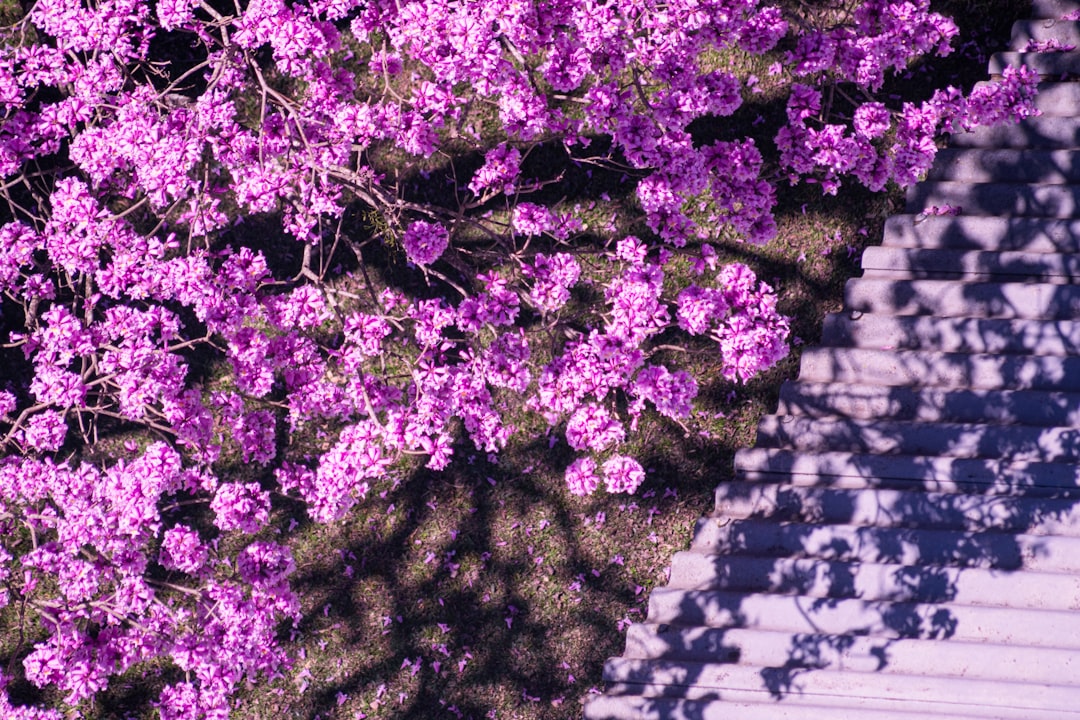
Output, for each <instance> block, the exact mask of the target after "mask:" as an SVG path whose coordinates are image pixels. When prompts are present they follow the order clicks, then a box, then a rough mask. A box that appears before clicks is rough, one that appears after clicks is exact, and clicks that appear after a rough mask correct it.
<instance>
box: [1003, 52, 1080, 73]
mask: <svg viewBox="0 0 1080 720" xmlns="http://www.w3.org/2000/svg"><path fill="white" fill-rule="evenodd" d="M1008 67H1013V68H1021V67H1024V68H1028V69H1030V70H1034V71H1035V72H1037V73H1038V74H1039V75H1040V76H1041V77H1045V78H1049V79H1054V80H1064V79H1066V78H1074V77H1076V76H1077V75H1080V53H1077V52H996V53H994V54H993V55H991V56H990V63H989V67H988V71H989V73H990V76H991V77H995V76H1000V75H1001V74H1002V73H1003V72H1005V68H1008Z"/></svg>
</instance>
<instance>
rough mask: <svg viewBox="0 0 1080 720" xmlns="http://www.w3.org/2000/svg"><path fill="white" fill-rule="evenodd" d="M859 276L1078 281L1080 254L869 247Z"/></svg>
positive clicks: (1079, 275) (863, 257) (864, 255)
mask: <svg viewBox="0 0 1080 720" xmlns="http://www.w3.org/2000/svg"><path fill="white" fill-rule="evenodd" d="M862 269H863V277H871V276H873V277H893V278H897V279H899V278H943V277H950V278H966V279H976V278H980V279H986V278H1023V279H1032V280H1035V279H1038V280H1040V281H1041V282H1064V283H1072V282H1080V257H1077V255H1076V254H1073V253H1045V252H1044V253H1033V252H1024V251H1005V252H995V251H990V250H952V249H937V248H933V249H922V248H898V247H881V246H871V247H868V248H866V249H865V250H864V251H863V255H862Z"/></svg>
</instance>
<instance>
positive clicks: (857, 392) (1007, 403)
mask: <svg viewBox="0 0 1080 720" xmlns="http://www.w3.org/2000/svg"><path fill="white" fill-rule="evenodd" d="M776 414H777V415H802V416H805V417H846V418H855V419H859V420H873V419H880V420H904V421H907V422H910V421H918V422H926V423H938V422H960V423H984V424H986V423H993V424H997V425H1012V424H1019V425H1039V426H1044V427H1053V426H1064V425H1080V393H1061V392H1047V391H1043V390H968V389H966V388H936V387H921V388H914V387H904V386H886V385H880V384H866V383H843V384H841V383H831V382H820V383H819V382H790V381H789V382H786V383H784V385H783V386H782V387H781V388H780V404H779V406H778V407H777V408H776Z"/></svg>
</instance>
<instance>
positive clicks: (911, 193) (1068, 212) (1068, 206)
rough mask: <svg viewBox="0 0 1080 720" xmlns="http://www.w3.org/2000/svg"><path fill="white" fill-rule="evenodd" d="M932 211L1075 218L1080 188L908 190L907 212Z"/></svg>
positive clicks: (942, 184) (999, 185)
mask: <svg viewBox="0 0 1080 720" xmlns="http://www.w3.org/2000/svg"><path fill="white" fill-rule="evenodd" d="M1077 129H1078V131H1080V126H1077ZM1078 134H1080V133H1078ZM932 208H939V209H940V210H948V211H950V212H955V213H958V214H962V215H996V216H1012V217H1016V216H1019V217H1045V218H1073V217H1076V216H1077V215H1080V185H1078V184H1076V183H1025V182H1007V181H996V182H985V183H969V182H955V181H951V180H927V181H923V182H920V183H917V184H915V185H912V186H911V187H909V188H908V189H907V194H906V205H905V211H906V212H908V213H919V212H927V211H929V210H930V209H932Z"/></svg>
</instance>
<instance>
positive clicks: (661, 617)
mask: <svg viewBox="0 0 1080 720" xmlns="http://www.w3.org/2000/svg"><path fill="white" fill-rule="evenodd" d="M647 622H649V623H655V624H658V625H665V624H666V625H674V626H677V627H712V628H749V629H762V630H772V631H777V632H789V633H810V634H818V633H821V634H826V635H867V636H872V637H876V638H881V639H885V638H893V639H899V638H924V639H949V640H952V641H955V642H973V643H987V644H990V645H998V644H1008V645H1026V646H1029V647H1043V648H1071V649H1074V650H1077V649H1080V613H1076V612H1073V611H1059V610H1023V609H1019V608H996V607H981V606H978V605H951V604H947V603H902V602H889V601H885V600H862V599H859V598H830V599H821V598H806V597H802V596H800V595H771V594H767V593H738V592H726V591H722V590H679V589H674V588H664V587H662V588H657V589H655V590H653V592H652V594H651V595H650V596H649V616H648V620H647ZM1077 691H1078V692H1080V688H1077Z"/></svg>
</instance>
